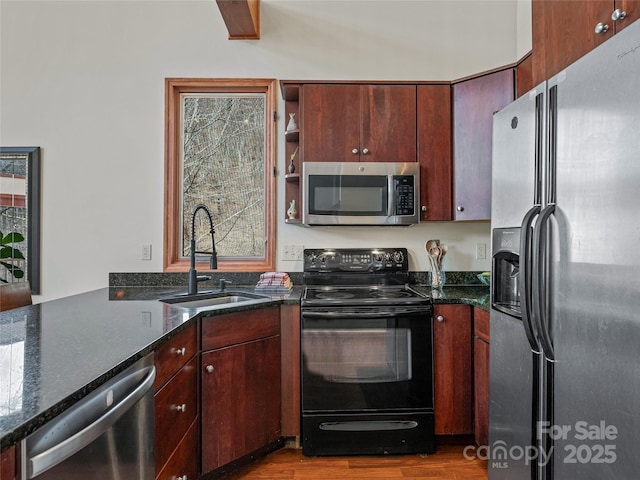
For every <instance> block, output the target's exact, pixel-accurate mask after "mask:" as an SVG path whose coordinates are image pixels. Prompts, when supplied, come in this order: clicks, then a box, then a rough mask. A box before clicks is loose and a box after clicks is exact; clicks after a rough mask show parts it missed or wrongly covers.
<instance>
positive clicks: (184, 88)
mask: <svg viewBox="0 0 640 480" xmlns="http://www.w3.org/2000/svg"><path fill="white" fill-rule="evenodd" d="M225 92H229V93H242V92H246V93H264V94H265V109H266V116H267V118H266V119H265V162H267V165H265V205H264V211H265V237H266V244H265V256H264V258H262V259H256V258H241V257H234V258H228V257H227V258H225V257H218V270H219V271H224V272H240V271H241V272H264V271H273V270H275V259H276V255H275V253H276V245H275V243H276V241H275V239H276V212H275V210H276V209H275V204H276V200H275V197H276V178H275V176H274V175H273V174H272V173H271V172H273V171H274V168H275V164H276V137H275V133H276V132H275V129H276V126H275V122H274V121H272V120H271V118H270V117H271V115H272V112H275V111H276V102H277V95H276V80H275V79H211V78H167V79H165V162H164V163H165V172H164V259H163V270H164V271H165V272H186V271H188V270H189V259H188V258H182V257H181V256H180V255H179V253H178V250H179V245H180V215H181V209H180V207H181V203H182V200H181V187H180V178H181V175H180V148H181V145H180V138H181V136H180V131H179V129H180V95H181V94H183V93H225ZM196 268H197V269H198V270H203V271H206V270H209V262H208V261H205V262H198V263H197V265H196Z"/></svg>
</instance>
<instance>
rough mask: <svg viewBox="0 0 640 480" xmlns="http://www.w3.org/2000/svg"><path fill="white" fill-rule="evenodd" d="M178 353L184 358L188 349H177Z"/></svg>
mask: <svg viewBox="0 0 640 480" xmlns="http://www.w3.org/2000/svg"><path fill="white" fill-rule="evenodd" d="M176 353H177V354H178V355H183V356H184V354H185V353H187V349H186V348H185V347H182V348H176Z"/></svg>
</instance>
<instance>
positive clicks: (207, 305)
mask: <svg viewBox="0 0 640 480" xmlns="http://www.w3.org/2000/svg"><path fill="white" fill-rule="evenodd" d="M270 300H271V297H268V296H265V295H258V294H255V293H248V292H234V291H228V292H202V293H197V294H194V295H188V294H184V295H176V296H175V297H169V298H161V299H160V301H161V302H164V303H169V304H171V305H173V306H174V307H180V308H186V309H197V310H210V309H214V308H215V309H218V308H225V307H232V306H235V305H238V304H245V303H261V302H267V301H270Z"/></svg>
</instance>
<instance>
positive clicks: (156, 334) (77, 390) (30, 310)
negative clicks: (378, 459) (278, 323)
mask: <svg viewBox="0 0 640 480" xmlns="http://www.w3.org/2000/svg"><path fill="white" fill-rule="evenodd" d="M416 288H417V289H419V290H422V291H423V292H425V293H426V294H428V295H431V296H432V297H433V299H434V300H433V301H434V303H435V304H439V303H464V304H469V305H473V306H477V307H479V308H483V309H485V310H488V308H489V306H488V303H489V301H488V297H489V295H488V288H487V287H483V286H478V285H475V286H455V285H453V286H445V287H444V289H443V290H441V291H433V290H431V289H430V288H429V287H426V286H422V285H417V286H416ZM229 290H232V291H242V290H245V291H248V292H254V290H253V288H252V287H245V288H244V289H243V288H242V287H233V288H229ZM301 292H302V288H301V287H295V288H294V290H293V291H292V292H291V294H289V295H286V296H277V295H276V296H273V297H272V298H271V301H269V302H268V303H260V304H257V305H251V304H249V305H243V306H240V305H239V306H233V307H229V308H226V309H223V310H215V311H213V312H208V313H207V315H211V314H213V315H218V314H224V313H230V312H237V311H242V310H249V309H255V308H264V307H265V306H268V305H277V304H281V303H285V304H298V303H299V302H300V295H301ZM179 293H184V287H176V286H175V285H166V286H149V285H147V286H138V287H134V286H126V287H110V288H103V289H100V290H95V291H92V292H87V293H83V294H79V295H74V296H70V297H66V298H62V299H59V300H53V301H49V302H44V303H41V304H38V305H33V306H29V307H23V308H18V309H15V310H10V311H7V312H3V313H0V373H1V374H2V378H1V381H0V449H1V450H4V449H5V448H7V447H9V446H11V445H13V444H16V443H18V442H19V441H20V440H22V439H23V438H24V437H26V436H27V435H29V434H30V433H31V432H33V431H35V430H36V429H37V428H38V427H40V426H42V425H44V424H45V423H46V422H47V421H49V420H50V419H52V418H54V417H55V416H57V415H58V414H60V413H61V412H62V411H64V410H66V409H67V408H69V407H70V406H71V405H73V404H74V403H75V402H77V401H78V400H80V399H81V398H82V397H84V396H85V395H87V394H88V393H89V392H91V391H92V390H94V389H95V388H97V387H98V386H99V385H101V384H103V383H104V382H106V381H108V380H109V379H110V378H112V377H113V376H115V375H116V374H118V373H119V372H121V371H122V370H124V369H125V368H127V367H128V366H129V365H131V364H133V363H134V362H135V361H136V360H138V359H139V358H142V357H143V356H145V355H147V354H149V353H151V352H152V351H154V350H155V349H156V348H157V347H158V346H159V345H160V343H162V342H163V341H165V340H166V339H167V338H169V337H171V336H173V335H175V334H176V333H178V332H179V331H181V330H182V329H183V328H185V326H186V325H188V324H189V323H190V322H192V321H195V318H197V317H198V314H197V312H196V311H195V310H193V311H192V310H185V309H183V308H179V307H175V306H171V305H169V304H166V303H163V302H159V301H158V299H159V298H163V297H168V296H172V295H175V294H179Z"/></svg>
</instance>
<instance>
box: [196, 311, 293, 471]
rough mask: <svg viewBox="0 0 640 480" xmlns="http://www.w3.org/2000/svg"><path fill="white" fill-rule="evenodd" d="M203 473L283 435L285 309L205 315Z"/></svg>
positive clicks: (202, 378) (202, 425)
mask: <svg viewBox="0 0 640 480" xmlns="http://www.w3.org/2000/svg"><path fill="white" fill-rule="evenodd" d="M201 360H202V361H201V390H202V392H201V442H200V444H201V446H202V447H201V448H202V460H201V462H202V465H201V473H202V474H206V473H208V472H211V471H212V470H215V469H216V468H219V467H221V466H223V465H225V464H228V463H230V462H232V461H234V460H236V459H238V458H240V457H242V456H244V455H247V454H249V453H251V452H254V451H256V450H258V449H260V448H262V447H264V446H266V445H268V444H269V443H272V442H275V441H277V440H278V439H279V438H280V395H281V394H280V368H281V365H280V309H279V308H278V307H275V308H267V309H262V310H254V311H250V312H239V313H232V314H229V315H220V316H217V317H209V318H203V319H202V359H201Z"/></svg>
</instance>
